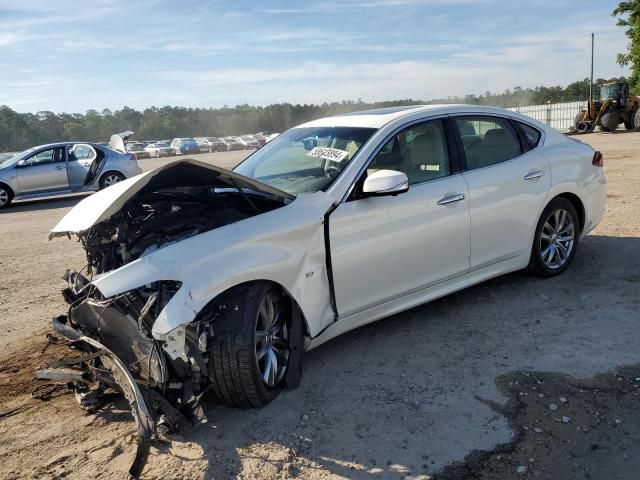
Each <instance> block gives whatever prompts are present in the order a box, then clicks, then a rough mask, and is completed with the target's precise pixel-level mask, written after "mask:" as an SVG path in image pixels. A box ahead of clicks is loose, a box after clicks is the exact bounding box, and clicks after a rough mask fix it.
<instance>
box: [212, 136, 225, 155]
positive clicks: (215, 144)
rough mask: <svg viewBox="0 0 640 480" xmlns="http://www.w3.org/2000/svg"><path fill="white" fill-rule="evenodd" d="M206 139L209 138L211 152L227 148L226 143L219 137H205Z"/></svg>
mask: <svg viewBox="0 0 640 480" xmlns="http://www.w3.org/2000/svg"><path fill="white" fill-rule="evenodd" d="M207 140H209V145H210V146H211V151H212V152H226V151H227V150H229V149H228V148H227V144H226V143H225V142H224V140H222V139H221V138H218V137H207Z"/></svg>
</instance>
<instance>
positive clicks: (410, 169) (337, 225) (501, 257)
mask: <svg viewBox="0 0 640 480" xmlns="http://www.w3.org/2000/svg"><path fill="white" fill-rule="evenodd" d="M602 167H603V159H602V155H601V154H600V152H596V151H594V150H593V149H592V148H591V147H590V146H588V145H586V144H584V143H582V142H580V141H577V140H575V139H572V138H568V137H565V136H564V135H561V134H560V133H558V132H556V131H555V130H553V129H552V128H551V127H549V126H547V125H545V124H543V123H540V122H538V121H536V120H533V119H532V118H530V117H527V116H524V115H520V114H518V113H515V112H511V111H507V110H502V109H498V108H491V107H481V106H476V105H468V106H467V105H428V106H412V107H397V108H383V109H378V110H371V111H366V112H358V113H354V114H350V115H340V116H335V117H330V118H323V119H319V120H314V121H312V122H309V123H306V124H303V125H299V126H297V127H295V128H292V129H290V130H288V131H286V132H284V133H283V134H281V135H279V136H278V137H277V138H275V139H274V140H272V141H271V142H270V143H269V144H267V145H265V146H264V147H263V148H261V149H260V150H258V151H257V152H255V153H254V154H253V155H250V156H248V157H247V158H246V159H245V160H244V161H243V162H241V163H240V164H239V165H237V166H236V167H235V168H234V169H233V171H227V170H224V169H222V168H219V167H216V166H214V165H210V164H207V163H204V162H198V161H196V160H183V161H179V162H174V163H172V164H168V165H164V166H162V167H160V168H158V169H156V170H153V171H150V172H145V173H144V174H143V175H141V176H140V177H138V178H134V179H131V180H129V181H127V183H126V185H125V184H122V185H119V186H116V187H114V188H117V193H119V195H113V194H110V193H114V194H115V193H116V190H114V191H113V192H101V193H98V194H96V195H93V196H91V197H89V198H87V199H84V200H82V201H81V202H80V203H79V204H78V205H76V206H75V207H74V208H73V209H72V210H71V211H70V212H69V213H67V214H66V216H65V217H64V218H63V219H62V220H61V221H60V222H59V223H58V225H56V226H55V227H54V228H53V230H52V231H51V236H68V235H77V236H79V237H80V238H82V239H84V241H83V242H82V246H83V247H84V248H85V249H86V256H87V258H88V259H89V271H92V272H95V273H96V274H97V275H96V276H95V277H94V278H93V279H91V278H84V277H83V276H82V275H81V274H80V273H74V272H72V273H69V272H68V274H67V276H68V277H69V278H70V281H69V288H67V289H66V291H65V292H66V293H65V299H66V300H67V302H68V303H70V304H71V306H70V308H69V316H68V319H66V323H65V324H64V325H63V327H64V328H58V331H67V332H69V335H68V336H69V338H77V337H78V336H82V335H85V336H89V337H93V339H94V341H97V342H102V343H104V345H105V346H106V348H107V349H109V351H111V352H115V354H117V355H119V356H122V359H123V361H122V362H120V363H121V364H123V365H127V366H130V367H129V368H130V369H131V370H130V376H135V377H136V380H138V382H139V384H140V385H141V387H142V386H143V385H144V386H146V388H149V389H153V390H154V393H155V394H156V395H158V396H164V398H165V400H166V401H167V402H169V403H170V404H173V407H172V409H173V410H171V409H168V411H175V409H176V408H185V407H187V406H186V405H185V403H184V398H185V396H186V397H187V398H192V397H193V396H194V395H199V394H200V393H201V392H206V391H209V390H211V391H212V392H214V393H215V396H216V398H218V399H219V400H220V401H222V402H224V403H226V404H227V405H231V406H236V407H243V408H249V407H260V406H263V405H265V404H267V403H269V402H270V401H271V400H273V399H274V398H275V397H276V396H277V395H278V393H279V392H281V391H282V389H283V388H284V387H285V386H287V387H289V388H293V387H295V386H296V385H297V384H298V382H299V381H300V376H301V375H302V365H303V359H302V355H303V352H304V351H305V350H309V349H312V348H315V347H317V346H318V345H321V344H322V343H324V342H326V341H327V340H330V339H331V338H334V337H336V336H338V335H340V334H343V333H345V332H347V331H349V330H352V329H354V328H357V327H361V326H363V325H366V324H368V323H371V322H373V321H375V320H378V319H380V318H383V317H387V316H390V315H393V314H396V313H398V312H401V311H404V310H407V309H410V308H413V307H415V306H417V305H420V304H422V303H425V302H429V301H431V300H434V299H436V298H439V297H442V296H444V295H447V294H450V293H452V292H456V291H459V290H463V289H465V288H468V287H469V286H471V285H474V284H477V283H480V282H483V281H485V280H488V279H490V278H493V277H497V276H499V275H503V274H506V273H509V272H513V271H517V270H521V269H525V268H528V269H529V270H530V271H531V272H532V273H535V274H536V275H539V276H541V277H553V276H556V275H559V274H561V273H562V272H564V271H565V270H566V269H567V268H568V267H569V265H570V264H571V262H572V260H573V259H574V257H575V253H576V251H577V249H578V248H579V246H580V242H581V241H582V239H583V238H584V237H585V236H586V235H587V234H588V233H589V232H590V231H591V230H592V229H593V228H594V227H595V226H596V225H598V223H599V222H600V221H601V220H602V217H603V213H604V210H605V204H606V197H607V192H606V179H605V176H604V173H603V168H602ZM118 187H120V188H118ZM167 191H170V192H172V195H167V194H166V192H167ZM88 211H90V212H93V213H92V215H91V216H88V215H87V212H88ZM123 222H127V223H128V224H129V225H131V227H130V228H128V229H125V230H123V231H120V230H119V225H121V224H122V223H123ZM165 225H166V226H167V227H166V228H165ZM169 228H170V230H169ZM114 231H115V232H118V237H117V238H114V234H113V232H114ZM599 245H600V244H599V243H598V242H595V244H592V245H591V249H590V252H596V251H597V249H598V248H599ZM605 253H606V252H605ZM589 256H590V255H584V256H583V258H582V259H581V260H582V261H584V262H589V261H590V260H589V258H588V257H589ZM56 278H57V277H56ZM510 283H511V285H510V286H509V288H517V287H518V285H517V284H518V283H522V282H510ZM87 284H90V285H91V286H90V287H87ZM489 288H490V287H489ZM537 288H538V289H539V290H540V291H542V290H544V288H547V289H550V290H553V289H557V288H558V283H556V282H551V283H548V284H547V285H546V287H543V286H539V287H537ZM541 305H542V306H544V307H545V308H547V307H548V305H547V304H545V303H541ZM143 306H150V307H148V308H143ZM141 311H143V312H144V314H141V313H140V312H141ZM458 320H461V321H460V322H459V323H460V326H461V327H463V326H464V323H465V319H458ZM451 321H455V319H452V320H451ZM97 325H99V327H100V328H97ZM65 329H66V330H65ZM73 329H75V331H74V330H73ZM426 341H428V339H427V340H426ZM158 345H160V346H158ZM389 348H394V346H393V345H390V346H389ZM97 349H100V347H99V345H98V347H97ZM125 359H126V361H125ZM205 367H206V368H205ZM121 368H127V367H121ZM139 397H140V398H136V400H137V401H138V404H139V405H140V404H142V405H144V401H145V398H152V397H150V396H147V397H143V396H142V395H141V394H140V395H139ZM153 404H154V406H158V405H160V407H159V408H160V409H162V408H163V407H162V406H161V403H159V402H155V401H154V403H153ZM138 410H139V411H144V412H146V411H147V409H146V408H145V409H142V408H139V409H138ZM148 411H153V410H152V409H151V408H149V409H148ZM160 413H161V412H158V411H155V412H154V413H153V415H155V418H156V419H157V418H164V416H163V417H160ZM183 413H186V412H185V410H183ZM148 421H149V423H151V424H152V423H153V419H148Z"/></svg>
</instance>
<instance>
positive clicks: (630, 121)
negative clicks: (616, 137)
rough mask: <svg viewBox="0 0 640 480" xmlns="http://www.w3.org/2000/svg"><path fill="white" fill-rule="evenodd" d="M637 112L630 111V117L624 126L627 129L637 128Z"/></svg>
mask: <svg viewBox="0 0 640 480" xmlns="http://www.w3.org/2000/svg"><path fill="white" fill-rule="evenodd" d="M636 113H637V110H631V111H630V112H629V118H628V119H627V121H626V122H624V128H626V129H627V130H635V129H636V126H635V117H636Z"/></svg>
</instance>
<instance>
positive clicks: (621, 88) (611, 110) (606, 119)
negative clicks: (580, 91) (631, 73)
mask: <svg viewBox="0 0 640 480" xmlns="http://www.w3.org/2000/svg"><path fill="white" fill-rule="evenodd" d="M639 109H640V97H636V96H635V95H629V84H628V83H627V82H608V83H605V84H603V85H601V86H600V100H595V101H594V100H589V102H588V103H587V108H586V110H583V111H582V112H580V113H579V114H578V115H576V118H575V124H574V126H575V128H576V132H578V133H588V132H592V131H593V130H594V129H595V128H596V127H600V128H601V129H602V130H604V131H605V132H612V131H614V130H616V129H617V128H618V125H620V124H621V123H624V126H625V128H626V129H627V130H636V129H639V128H640V111H639Z"/></svg>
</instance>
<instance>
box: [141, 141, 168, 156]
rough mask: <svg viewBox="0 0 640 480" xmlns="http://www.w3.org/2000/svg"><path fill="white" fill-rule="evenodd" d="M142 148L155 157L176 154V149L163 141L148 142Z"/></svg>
mask: <svg viewBox="0 0 640 480" xmlns="http://www.w3.org/2000/svg"><path fill="white" fill-rule="evenodd" d="M144 149H145V150H146V151H147V152H149V155H151V156H152V157H155V158H160V157H172V156H173V155H175V154H176V149H175V148H173V147H172V146H171V145H169V144H168V143H164V142H155V143H150V144H149V145H147V146H146V147H145V148H144Z"/></svg>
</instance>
